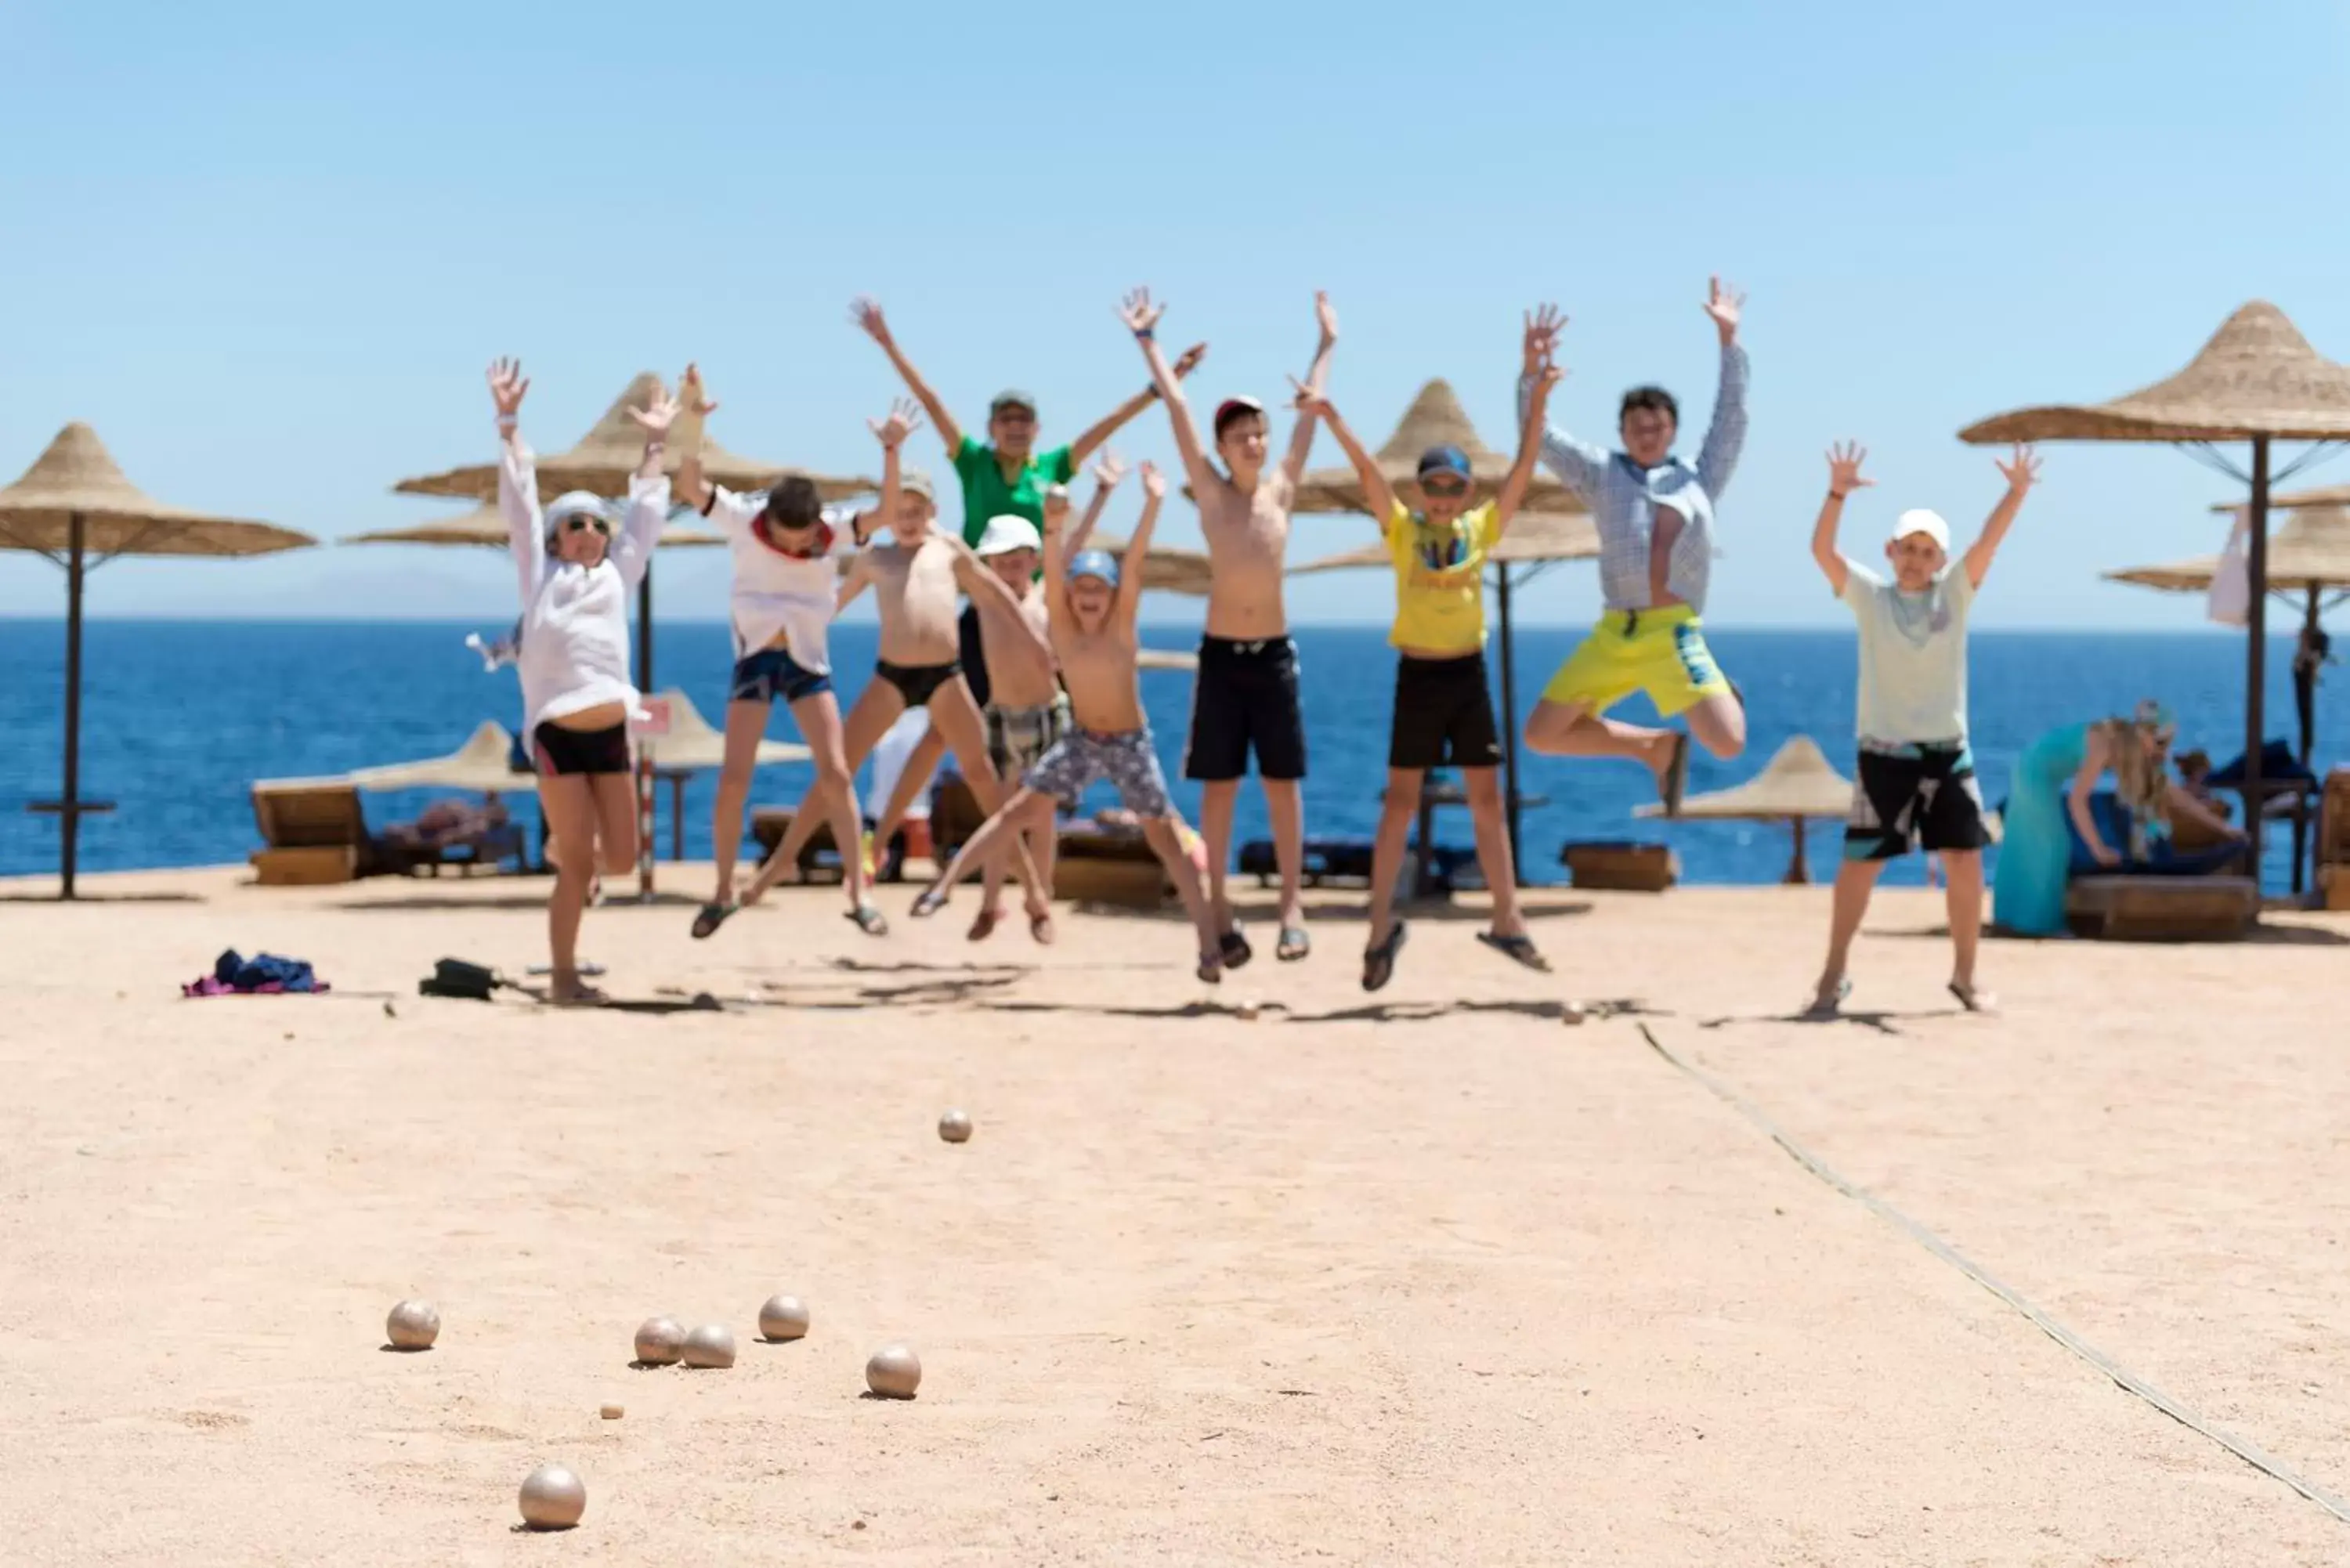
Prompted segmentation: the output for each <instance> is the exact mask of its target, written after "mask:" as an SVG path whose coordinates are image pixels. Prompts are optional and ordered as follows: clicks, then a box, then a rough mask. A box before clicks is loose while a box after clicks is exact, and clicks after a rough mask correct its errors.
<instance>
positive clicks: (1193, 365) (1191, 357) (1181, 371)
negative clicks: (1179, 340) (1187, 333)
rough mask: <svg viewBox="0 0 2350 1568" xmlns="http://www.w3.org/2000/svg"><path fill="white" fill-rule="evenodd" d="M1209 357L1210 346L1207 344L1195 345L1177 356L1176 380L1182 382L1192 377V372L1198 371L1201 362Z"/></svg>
mask: <svg viewBox="0 0 2350 1568" xmlns="http://www.w3.org/2000/svg"><path fill="white" fill-rule="evenodd" d="M1207 357H1208V346H1207V345H1206V344H1205V343H1194V344H1192V345H1191V347H1190V348H1186V349H1184V350H1183V352H1181V353H1180V354H1178V355H1177V356H1175V379H1177V380H1179V381H1180V380H1181V379H1183V378H1184V377H1186V376H1188V375H1190V374H1191V372H1192V371H1194V370H1196V369H1199V368H1200V361H1201V360H1202V359H1204V358H1207Z"/></svg>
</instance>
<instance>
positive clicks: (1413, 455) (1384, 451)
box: [1291, 379, 1599, 867]
mask: <svg viewBox="0 0 2350 1568" xmlns="http://www.w3.org/2000/svg"><path fill="white" fill-rule="evenodd" d="M1448 444H1449V445H1451V446H1457V447H1459V448H1460V449H1461V451H1462V452H1465V453H1467V454H1468V458H1469V472H1470V475H1471V479H1472V481H1473V482H1474V483H1476V484H1477V485H1478V486H1480V487H1482V489H1483V490H1484V491H1485V492H1486V493H1489V494H1490V493H1493V492H1495V491H1498V490H1500V489H1501V487H1502V482H1503V480H1504V479H1506V478H1507V477H1508V476H1509V472H1510V463H1511V461H1512V460H1511V459H1509V458H1506V457H1503V456H1502V455H1501V454H1500V453H1499V452H1495V451H1494V450H1493V449H1492V448H1491V447H1489V446H1487V445H1486V444H1485V443H1484V442H1483V441H1481V440H1479V439H1478V436H1477V431H1476V428H1475V427H1474V426H1472V425H1471V424H1470V422H1469V416H1468V414H1467V413H1466V412H1465V411H1463V410H1462V409H1461V400H1460V399H1459V398H1458V397H1456V396H1455V395H1454V394H1453V391H1452V386H1451V382H1449V381H1445V380H1442V379H1437V380H1433V381H1430V382H1429V383H1428V384H1427V385H1425V386H1423V387H1421V388H1420V389H1419V396H1418V397H1416V398H1414V399H1412V400H1411V407H1409V409H1406V410H1404V415H1403V418H1402V419H1401V420H1399V421H1397V423H1396V428H1395V433H1394V434H1392V435H1390V436H1388V439H1387V443H1386V444H1385V445H1383V446H1381V447H1380V448H1379V450H1378V452H1377V453H1376V454H1375V455H1376V456H1377V458H1378V464H1379V472H1382V473H1384V474H1385V475H1387V478H1388V483H1390V484H1398V485H1400V484H1404V483H1409V482H1410V481H1411V480H1413V479H1415V478H1417V477H1418V475H1419V454H1420V453H1422V452H1426V451H1427V450H1428V449H1429V448H1430V447H1432V446H1440V445H1448ZM1292 510H1294V511H1297V512H1358V513H1362V514H1365V515H1368V514H1369V512H1370V504H1369V503H1368V502H1367V500H1366V499H1365V498H1364V495H1363V486H1362V483H1361V482H1360V481H1359V480H1357V478H1356V477H1355V471H1354V469H1353V468H1352V467H1351V466H1349V467H1347V468H1318V469H1315V470H1313V471H1311V472H1308V473H1306V474H1305V476H1304V477H1303V478H1301V479H1300V480H1299V481H1298V484H1297V500H1296V503H1295V506H1294V507H1293V508H1292ZM1376 521H1378V522H1379V523H1381V524H1384V523H1385V522H1386V521H1387V519H1385V518H1378V519H1377V520H1376ZM1598 554H1599V534H1598V530H1597V529H1596V527H1595V526H1594V525H1593V524H1592V521H1591V516H1590V514H1589V512H1588V511H1586V508H1585V507H1584V504H1583V501H1582V499H1581V498H1580V497H1579V496H1577V495H1576V494H1575V492H1574V491H1572V490H1570V489H1568V488H1567V487H1566V486H1565V485H1564V484H1562V483H1559V482H1558V481H1557V480H1556V479H1555V478H1554V477H1553V476H1552V475H1551V474H1550V473H1549V472H1546V471H1544V470H1543V469H1541V468H1536V469H1535V470H1534V478H1533V479H1532V480H1531V481H1530V482H1529V483H1528V484H1527V487H1526V494H1525V499H1524V500H1523V502H1522V503H1521V504H1520V510H1519V512H1518V514H1517V515H1516V516H1515V517H1513V518H1512V519H1511V520H1510V531H1509V534H1508V535H1506V536H1505V537H1504V538H1503V541H1502V543H1501V545H1500V546H1499V547H1498V548H1496V549H1495V550H1494V551H1493V552H1492V555H1490V556H1487V557H1486V563H1485V564H1486V565H1487V566H1490V567H1491V568H1492V581H1493V590H1494V596H1495V600H1496V608H1498V609H1499V611H1500V612H1501V621H1502V737H1501V739H1502V770H1503V794H1504V797H1505V800H1506V803H1507V805H1508V812H1509V826H1510V848H1511V851H1512V858H1513V861H1514V862H1515V863H1516V864H1517V865H1518V866H1520V867H1523V866H1524V865H1525V863H1526V857H1525V856H1524V855H1523V853H1521V852H1520V851H1519V845H1518V819H1519V814H1520V801H1521V795H1520V793H1519V789H1518V733H1517V732H1518V680H1517V659H1516V638H1515V635H1514V632H1513V628H1512V626H1511V616H1510V595H1511V590H1512V589H1513V588H1516V587H1523V586H1524V585H1525V584H1527V583H1530V582H1532V581H1533V580H1534V578H1535V577H1537V576H1541V575H1542V574H1543V573H1544V572H1545V571H1547V570H1549V569H1550V568H1551V567H1552V566H1556V565H1557V564H1558V563H1559V562H1561V561H1582V560H1588V559H1591V558H1593V557H1595V556H1597V555H1598ZM1387 564H1388V552H1387V547H1386V546H1385V545H1377V544H1374V545H1365V546H1364V547H1362V548H1361V549H1357V550H1348V551H1346V552H1344V553H1342V554H1340V555H1336V556H1325V557H1323V558H1322V559H1320V560H1317V561H1310V562H1308V563H1306V564H1305V566H1295V567H1292V568H1291V571H1292V573H1293V575H1302V574H1304V573H1306V572H1334V571H1339V570H1344V569H1348V568H1354V567H1362V566H1386V565H1387Z"/></svg>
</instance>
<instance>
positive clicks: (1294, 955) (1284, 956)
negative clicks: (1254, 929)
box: [1273, 926, 1314, 963]
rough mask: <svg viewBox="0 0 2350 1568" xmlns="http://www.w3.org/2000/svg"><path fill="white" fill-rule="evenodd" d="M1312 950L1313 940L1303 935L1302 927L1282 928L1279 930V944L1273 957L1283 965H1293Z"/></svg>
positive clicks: (1303, 929)
mask: <svg viewBox="0 0 2350 1568" xmlns="http://www.w3.org/2000/svg"><path fill="white" fill-rule="evenodd" d="M1313 950H1314V939H1313V938H1312V937H1309V936H1307V935H1306V934H1305V928H1304V927H1302V926H1284V927H1282V928H1281V941H1280V944H1279V945H1278V946H1276V947H1275V948H1274V950H1273V956H1274V957H1275V958H1277V959H1279V960H1280V961H1282V962H1284V963H1295V962H1296V961H1298V960H1300V959H1302V958H1305V956H1306V955H1308V954H1309V953H1311V952H1313Z"/></svg>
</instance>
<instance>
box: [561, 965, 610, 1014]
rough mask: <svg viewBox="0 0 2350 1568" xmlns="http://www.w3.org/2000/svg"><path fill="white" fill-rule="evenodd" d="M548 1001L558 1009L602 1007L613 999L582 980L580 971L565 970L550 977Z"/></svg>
mask: <svg viewBox="0 0 2350 1568" xmlns="http://www.w3.org/2000/svg"><path fill="white" fill-rule="evenodd" d="M546 1000H547V1001H549V1002H553V1003H554V1004H555V1005H556V1006H557V1007H601V1006H602V1005H603V1004H604V1003H605V1002H608V1001H610V1000H611V998H609V997H608V996H606V995H605V994H604V993H603V992H600V991H598V990H597V989H596V988H595V987H594V986H592V985H589V984H588V983H587V981H583V980H581V979H580V978H579V971H577V970H565V971H559V972H557V973H556V974H554V975H551V976H549V977H548V979H547V982H546Z"/></svg>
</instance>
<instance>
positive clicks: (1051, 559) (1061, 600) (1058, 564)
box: [1044, 493, 1076, 632]
mask: <svg viewBox="0 0 2350 1568" xmlns="http://www.w3.org/2000/svg"><path fill="white" fill-rule="evenodd" d="M1068 520H1069V512H1068V508H1067V507H1066V506H1063V507H1061V508H1059V509H1058V510H1055V507H1054V505H1053V502H1052V497H1051V496H1050V494H1049V493H1048V494H1047V495H1046V497H1045V528H1044V534H1045V622H1046V623H1047V624H1048V625H1049V626H1050V627H1051V628H1052V629H1053V630H1055V631H1056V632H1058V631H1066V630H1068V629H1069V595H1068V587H1069V557H1070V556H1074V555H1076V551H1075V550H1072V549H1071V548H1069V546H1068V542H1067V541H1066V539H1065V538H1064V537H1063V536H1062V533H1061V530H1062V527H1063V525H1064V524H1066V523H1067V522H1068Z"/></svg>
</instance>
